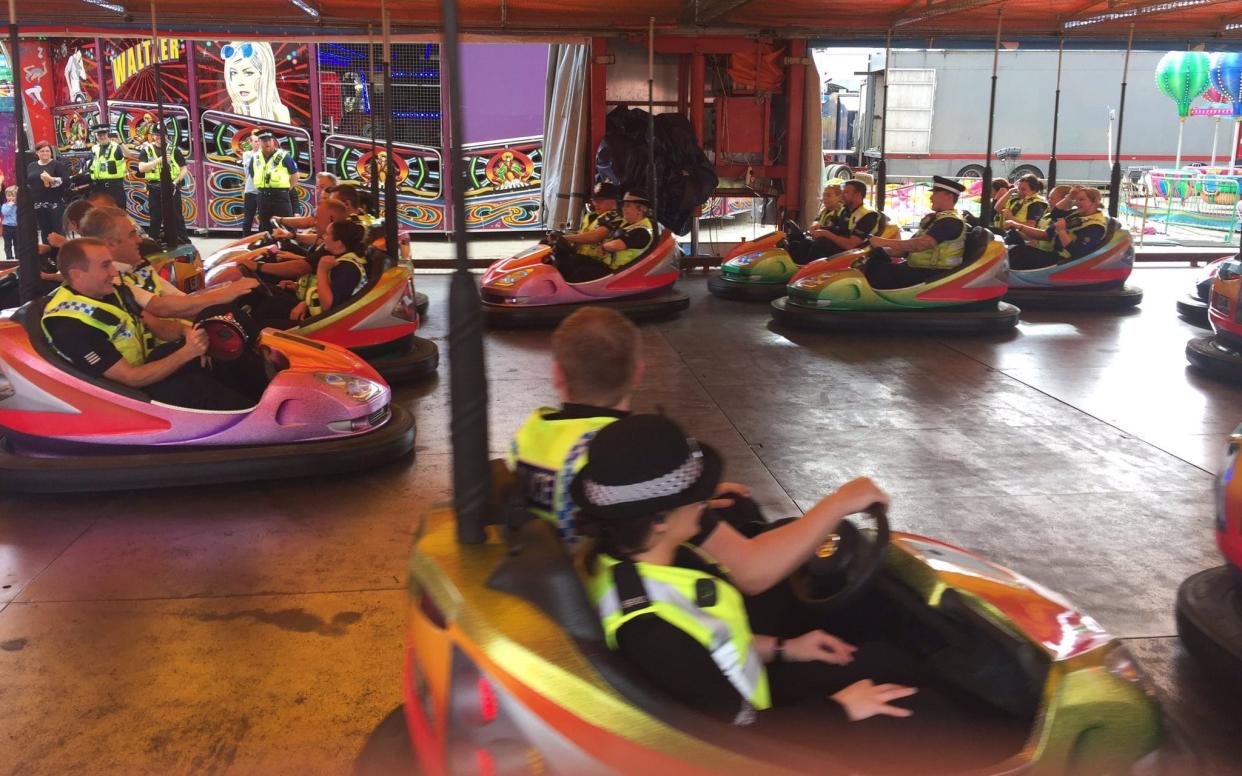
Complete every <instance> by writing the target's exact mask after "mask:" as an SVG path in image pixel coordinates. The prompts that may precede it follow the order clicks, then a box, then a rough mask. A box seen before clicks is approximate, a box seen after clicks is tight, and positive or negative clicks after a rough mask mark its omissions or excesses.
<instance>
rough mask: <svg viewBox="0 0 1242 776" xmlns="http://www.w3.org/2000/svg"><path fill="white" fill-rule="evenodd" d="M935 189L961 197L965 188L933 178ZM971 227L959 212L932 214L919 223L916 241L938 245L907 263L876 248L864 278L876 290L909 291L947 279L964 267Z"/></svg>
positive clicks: (913, 253)
mask: <svg viewBox="0 0 1242 776" xmlns="http://www.w3.org/2000/svg"><path fill="white" fill-rule="evenodd" d="M932 186H933V188H936V189H939V190H941V191H948V192H952V193H954V194H961V193H962V192H963V191H964V190H965V187H964V186H962V185H961V184H960V183H958V182H957V181H954V180H952V179H950V178H942V177H940V176H939V175H937V176H935V177H934V178H933V184H932ZM969 229H970V227H969V224H967V223H966V219H965V218H963V217H962V213H961V211H959V210H958V209H957V208H949V209H948V210H939V211H936V212H934V213H928V214H927V215H926V216H924V217H923V220H922V221H920V222H919V228H918V231H917V232H915V234H914V237H913V238H912V239H917V238H919V237H923V236H930V237H931V238H932V239H933V240H935V241H936V244H935V245H933V246H932V247H930V248H926V249H924V250H921V251H911V252H910V253H908V254H907V255H906V260H905V262H904V263H895V262H894V261H893V257H892V256H890V255H889V253H888V251H886V250H884V249H883V248H878V247H877V248H872V249H871V252H870V253H869V254H868V256H867V263H866V265H865V266H864V268H863V274H865V275H866V277H867V282H868V283H870V284H871V287H872V288H879V289H884V288H907V287H909V286H913V285H917V284H919V283H924V282H927V281H928V280H931V279H932V278H936V277H939V276H941V275H944V274H945V273H946V272H951V271H952V270H955V269H957V268H958V267H960V266H961V264H962V261H963V260H964V259H965V256H966V235H967V233H968V232H969Z"/></svg>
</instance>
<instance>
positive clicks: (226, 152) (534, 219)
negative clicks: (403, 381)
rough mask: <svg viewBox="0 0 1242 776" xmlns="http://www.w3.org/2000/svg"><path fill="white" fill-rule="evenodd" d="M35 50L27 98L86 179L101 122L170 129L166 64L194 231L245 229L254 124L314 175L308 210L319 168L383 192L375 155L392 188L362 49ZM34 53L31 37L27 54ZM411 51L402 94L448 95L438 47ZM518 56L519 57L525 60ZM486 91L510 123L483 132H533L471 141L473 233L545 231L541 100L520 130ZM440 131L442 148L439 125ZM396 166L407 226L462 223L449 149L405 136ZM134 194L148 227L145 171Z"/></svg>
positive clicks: (404, 120) (408, 113)
mask: <svg viewBox="0 0 1242 776" xmlns="http://www.w3.org/2000/svg"><path fill="white" fill-rule="evenodd" d="M36 43H37V45H38V46H39V47H40V51H39V52H31V55H30V57H29V59H24V60H23V67H27V66H28V69H29V70H30V72H29V73H23V77H22V83H21V86H22V87H23V88H24V89H26V90H28V92H27V94H26V99H27V102H28V103H30V102H31V101H33V102H34V104H35V106H36V107H37V108H38V111H37V112H38V114H39V115H38V116H32V118H33V119H35V121H36V122H37V121H38V120H39V117H40V116H42V117H44V118H45V119H46V135H45V136H46V137H48V138H51V139H54V144H55V146H56V148H57V151H58V155H59V156H61V157H62V158H64V159H65V160H66V161H67V162H68V163H69V164H70V165H71V167H73V168H74V169H75V170H76V171H84V170H85V168H86V166H87V164H88V163H89V162H88V160H89V155H90V145H91V143H92V142H93V137H92V135H91V131H90V128H91V126H92V125H93V124H95V123H97V122H102V123H105V124H106V125H108V126H109V127H110V128H112V129H113V130H115V131H116V132H118V133H119V135H120V136H121V138H122V140H123V141H124V142H125V143H126V144H127V145H128V146H130V148H131V149H133V150H135V151H137V150H138V149H139V148H140V147H141V145H142V144H143V143H144V142H147V141H148V138H153V137H155V136H156V135H154V134H152V131H153V130H156V129H158V126H159V123H160V121H159V118H158V116H159V111H158V109H157V106H156V91H155V86H156V80H155V65H156V63H157V62H158V63H159V67H160V70H161V73H162V79H161V83H162V84H163V101H164V121H163V125H164V128H165V130H166V132H167V133H168V135H167V136H168V138H169V142H170V143H172V144H174V145H175V146H176V147H177V148H179V149H180V150H181V152H182V153H183V154H184V155H185V157H186V160H187V162H188V165H189V167H190V171H191V172H190V175H189V176H188V177H187V178H186V181H187V182H186V184H185V189H184V194H185V196H183V197H182V202H183V210H184V215H185V218H186V223H187V225H188V226H190V227H191V228H194V227H198V228H206V229H223V230H228V229H236V228H239V227H240V225H241V218H242V210H243V187H244V180H245V171H244V170H243V169H242V163H241V160H242V155H243V154H244V153H245V152H246V151H247V150H249V135H250V133H251V132H252V131H253V130H255V129H260V128H261V129H268V130H271V131H272V132H273V133H274V134H275V135H276V136H277V138H278V139H279V142H280V143H281V145H282V146H283V147H284V148H285V149H286V150H287V151H288V152H289V153H290V154H291V155H292V156H293V158H294V159H295V160H296V161H297V165H298V169H299V171H300V173H301V178H302V180H301V182H300V183H298V184H297V186H296V190H297V193H298V200H299V203H300V207H299V210H300V211H301V212H309V210H310V208H311V207H312V206H313V201H312V200H313V196H314V176H313V173H314V172H315V171H317V170H324V171H327V172H331V173H333V174H335V175H336V176H337V177H338V178H340V179H341V180H345V181H356V182H357V183H358V184H360V185H363V186H370V185H371V162H372V160H373V159H374V160H375V161H376V162H377V165H378V171H379V175H380V181H378V183H379V185H380V186H381V189H382V185H383V176H384V175H385V174H386V171H387V167H388V165H387V158H386V151H385V150H384V148H383V145H382V141H381V143H380V144H379V147H377V148H374V149H373V148H372V145H371V139H370V137H369V135H370V133H371V124H372V101H373V100H374V101H376V102H378V103H379V105H380V106H381V110H379V111H377V113H379V114H380V115H383V113H382V111H383V109H385V108H386V102H385V101H384V98H383V94H382V92H380V91H379V90H378V88H375V87H374V84H372V83H370V81H372V80H373V79H372V78H371V77H370V75H369V69H368V67H367V66H366V64H367V63H366V62H365V57H364V58H363V59H362V60H360V61H358V62H355V61H354V60H355V59H358V54H357V52H356V51H354V49H355V48H358V47H357V46H352V47H351V46H341V45H337V44H322V45H318V46H317V45H314V44H306V43H297V42H285V41H282V42H267V41H235V40H217V41H199V42H188V41H182V40H177V39H172V38H160V39H157V40H154V41H153V40H150V39H144V38H128V39H93V38H58V39H52V40H50V41H37V42H34V41H32V42H30V44H29V45H35V44H36ZM26 45H27V43H23V55H24V56H25V54H26ZM403 46H404V47H408V48H409V49H410V50H409V51H408V52H405V54H406V56H407V58H406V60H405V61H407V62H413V63H414V65H412V66H410V67H411V69H409V70H408V71H404V70H403V71H402V72H400V73H398V72H397V71H396V70H394V78H399V79H404V81H400V80H398V81H394V88H400V87H406V86H408V87H410V88H411V89H419V88H428V87H425V86H423V84H433V86H432V87H431V88H435V89H438V88H439V87H438V80H439V64H438V53H437V50H436V49H435V47H434V46H431V45H430V44H399V45H398V46H396V47H394V49H395V50H396V49H401V48H402V47H403ZM501 48H503V47H501ZM536 48H539V47H536ZM362 50H363V51H365V46H363V47H362ZM499 50H500V49H499V48H496V47H492V48H489V49H488V50H487V51H486V52H484V51H482V50H480V51H479V52H478V57H477V58H478V59H480V61H486V57H484V56H483V55H484V54H485V53H486V54H487V56H488V57H491V56H494V55H495V54H496V53H497V52H498V51H499ZM36 53H38V54H39V55H38V56H36ZM346 53H349V54H351V56H352V57H353V58H352V59H351V60H350V61H349V62H347V63H345V64H349V65H354V66H353V67H336V68H335V70H340V71H341V72H335V70H334V69H333V68H331V67H327V66H324V65H322V64H320V66H319V67H318V68H317V67H316V64H317V62H319V61H320V60H324V61H328V60H331V61H332V62H335V60H334V59H332V58H333V57H343V56H344V55H345V54H346ZM526 54H527V56H525V59H527V60H530V61H529V62H526V63H525V64H523V67H525V66H526V65H530V67H531V68H533V70H532V72H533V71H534V70H539V69H540V68H543V67H546V61H545V58H546V47H545V48H539V50H538V51H529V52H526ZM509 55H513V56H516V54H513V52H510V54H509ZM325 58H326V59H325ZM338 64H339V63H338ZM488 70H489V71H490V65H489V68H488ZM330 71H331V72H330ZM538 75H539V77H538V78H534V77H532V78H531V81H532V88H535V86H536V85H537V87H538V90H539V91H540V94H541V93H542V89H543V75H542V70H540V72H539V74H538ZM534 82H537V84H535V83H534ZM474 86H475V87H477V88H476V89H475V90H476V91H479V92H480V93H487V94H491V95H492V103H491V105H492V107H493V108H494V109H495V110H494V111H493V112H496V111H500V113H498V114H497V115H498V116H501V115H503V116H504V117H505V118H504V120H496V121H492V122H490V123H487V122H484V123H483V124H482V125H481V126H484V127H488V128H490V129H492V130H493V131H494V127H496V126H505V127H508V128H510V129H514V128H518V129H519V131H520V130H522V129H525V130H527V131H528V132H530V131H531V130H533V132H531V134H528V135H527V134H524V135H522V136H520V137H517V138H514V139H508V140H490V141H489V140H486V139H485V138H486V134H484V135H483V137H478V133H474V134H475V137H468V138H466V140H467V141H468V142H467V144H466V146H465V157H466V158H465V159H464V161H465V163H466V186H467V191H466V203H467V228H469V229H472V230H506V229H537V228H539V227H540V226H541V223H542V222H541V218H540V192H541V187H542V176H543V159H542V150H543V149H542V135H541V134H539V133H541V132H542V107H543V106H542V98H541V97H540V99H538V100H534V99H531V100H521V101H519V102H521V103H522V104H523V105H525V107H524V108H523V110H525V111H526V112H527V113H529V114H530V115H529V116H525V117H524V118H523V121H522V122H518V123H519V124H520V125H521V126H520V127H518V125H517V124H515V123H514V120H513V119H512V116H511V115H510V114H513V113H514V111H515V110H517V108H516V107H514V106H513V105H508V104H507V103H506V104H505V105H500V104H499V103H496V102H495V99H494V95H495V91H494V82H493V80H492V79H491V77H488V78H487V79H486V82H485V83H480V84H475V85H474ZM468 88H469V85H468ZM412 93H413V92H407V94H412ZM395 94H396V93H395V92H394V97H395ZM2 96H3V95H0V99H2ZM506 106H507V107H506ZM518 107H521V106H518ZM506 111H507V112H506ZM515 115H516V114H515ZM393 116H394V122H395V128H396V130H397V131H396V135H398V136H403V135H408V134H410V133H411V132H415V131H416V128H417V127H425V126H426V125H427V122H429V121H430V122H431V123H432V124H431V125H432V127H437V126H438V124H439V122H441V121H442V116H441V114H440V112H439V110H438V98H435V99H434V100H433V101H432V102H431V103H430V104H426V105H418V106H415V107H411V106H409V105H405V104H400V103H399V104H397V105H396V106H395V108H394V110H393ZM528 125H529V127H528ZM417 131H421V130H417ZM417 136H419V137H421V136H422V135H417ZM435 137H436V139H435V140H434V142H435V143H438V142H439V137H440V133H439V132H438V131H437V132H436V134H435ZM406 139H407V140H408V138H406ZM476 140H477V142H469V141H476ZM429 142H431V141H429ZM392 163H393V167H394V174H395V176H396V183H397V194H398V214H399V218H400V223H401V225H402V228H404V229H409V230H419V231H445V230H447V229H448V228H450V226H451V224H450V223H449V220H450V219H449V215H448V213H447V206H446V202H447V192H446V191H445V188H444V181H443V178H442V164H443V150H442V149H440V148H438V147H436V146H434V145H427V144H420V143H419V142H394V146H393V159H392ZM126 190H127V194H128V200H129V206H130V210H131V213H132V214H133V215H134V216H135V217H136V220H138V221H140V222H142V223H144V224H145V223H146V220H147V202H146V184H145V180H144V178H143V176H142V175H141V174H140V173H138V171H137V165H136V164H133V163H131V165H130V170H129V174H128V176H127V180H126Z"/></svg>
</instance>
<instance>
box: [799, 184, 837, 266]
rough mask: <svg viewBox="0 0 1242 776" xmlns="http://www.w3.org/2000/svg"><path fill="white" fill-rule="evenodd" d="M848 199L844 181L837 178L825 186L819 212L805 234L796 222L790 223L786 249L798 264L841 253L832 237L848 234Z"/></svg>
mask: <svg viewBox="0 0 1242 776" xmlns="http://www.w3.org/2000/svg"><path fill="white" fill-rule="evenodd" d="M844 202H845V200H844V194H843V192H842V190H841V183H840V181H839V180H838V179H835V178H834V179H833V180H832V181H830V182H829V183H828V185H826V186H824V191H823V193H822V194H821V195H820V203H821V206H820V208H819V214H818V215H816V216H815V221H814V222H812V223H811V228H810V230H808V231H807V232H806V233H803V232H802V231H800V230H797V229H795V228H794V224H793V223H789V224H787V225H786V227H785V233H786V234H787V235H788V240H787V244H786V250H788V251H789V257H790V258H791V259H793V260H794V263H796V264H807V263H808V262H811V261H813V260H815V259H820V258H823V257H824V256H831V255H832V254H834V253H836V252H837V251H836V250H834V244H833V243H832V242H829V240H828V237H829V236H830V235H833V236H843V235H845V234H846V228H845V213H846V211H845V204H844Z"/></svg>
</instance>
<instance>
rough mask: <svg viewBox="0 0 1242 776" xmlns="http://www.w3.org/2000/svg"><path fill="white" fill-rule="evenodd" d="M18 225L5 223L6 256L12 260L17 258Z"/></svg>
mask: <svg viewBox="0 0 1242 776" xmlns="http://www.w3.org/2000/svg"><path fill="white" fill-rule="evenodd" d="M16 245H17V226H16V225H15V224H14V225H10V224H5V225H4V258H6V259H8V260H10V261H16V260H17V248H16V247H15V246H16Z"/></svg>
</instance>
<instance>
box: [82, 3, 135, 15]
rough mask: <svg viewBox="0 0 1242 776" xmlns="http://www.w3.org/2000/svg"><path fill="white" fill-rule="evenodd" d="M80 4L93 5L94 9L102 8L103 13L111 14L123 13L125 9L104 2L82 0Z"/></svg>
mask: <svg viewBox="0 0 1242 776" xmlns="http://www.w3.org/2000/svg"><path fill="white" fill-rule="evenodd" d="M82 2H84V3H86V4H87V5H93V6H95V7H96V8H102V9H104V10H105V11H111V12H112V13H125V9H124V8H123V7H121V6H119V5H117V4H116V3H108V2H104V0H82Z"/></svg>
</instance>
